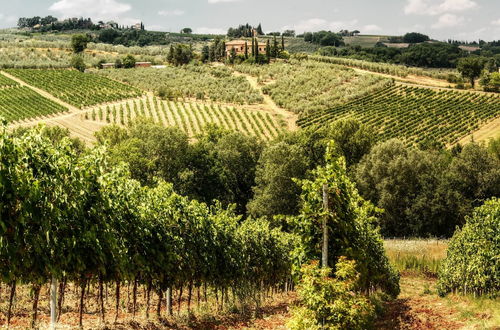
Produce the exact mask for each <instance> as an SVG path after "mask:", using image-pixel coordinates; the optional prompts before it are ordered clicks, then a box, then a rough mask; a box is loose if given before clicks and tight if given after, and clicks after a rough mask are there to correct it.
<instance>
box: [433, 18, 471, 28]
mask: <svg viewBox="0 0 500 330" xmlns="http://www.w3.org/2000/svg"><path fill="white" fill-rule="evenodd" d="M464 21H465V19H464V17H462V16H457V15H453V14H443V15H441V16H439V19H438V21H437V23H435V24H433V25H432V28H433V29H442V28H451V27H455V26H459V25H461V24H462V23H463V22H464Z"/></svg>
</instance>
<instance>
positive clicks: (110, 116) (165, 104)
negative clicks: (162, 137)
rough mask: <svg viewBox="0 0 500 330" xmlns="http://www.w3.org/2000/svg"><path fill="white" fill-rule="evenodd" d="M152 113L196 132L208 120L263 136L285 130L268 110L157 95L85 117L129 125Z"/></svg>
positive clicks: (155, 117) (156, 118)
mask: <svg viewBox="0 0 500 330" xmlns="http://www.w3.org/2000/svg"><path fill="white" fill-rule="evenodd" d="M139 116H141V117H149V118H153V120H154V121H155V122H157V123H161V124H162V125H165V126H176V127H179V128H180V129H182V130H183V131H184V132H186V134H188V135H190V136H195V135H197V134H200V133H202V132H203V130H204V127H205V126H206V125H207V124H215V125H218V126H221V127H224V128H226V129H230V130H236V131H240V132H243V133H246V134H249V135H254V136H257V137H260V138H262V139H271V138H273V137H276V136H277V135H278V134H280V132H281V131H282V130H283V127H282V121H280V119H279V118H276V117H275V116H274V115H271V114H269V113H267V112H262V111H251V110H244V109H237V108H234V107H226V106H220V105H215V104H201V103H195V102H192V103H184V102H174V101H165V100H161V99H159V98H156V97H145V98H141V99H137V100H130V101H127V102H123V103H121V104H117V105H108V106H102V107H99V108H96V109H92V110H91V111H87V112H86V114H85V118H86V119H89V120H96V121H101V122H108V123H114V124H120V125H126V124H128V123H129V122H131V121H132V120H133V119H134V118H136V117H139Z"/></svg>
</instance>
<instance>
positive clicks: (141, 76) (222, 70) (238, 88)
mask: <svg viewBox="0 0 500 330" xmlns="http://www.w3.org/2000/svg"><path fill="white" fill-rule="evenodd" d="M98 73H99V74H100V75H103V76H106V77H108V78H111V79H113V80H118V81H123V82H126V83H129V84H132V85H133V86H136V87H138V88H141V89H145V90H149V91H157V90H158V89H159V88H166V89H167V91H168V93H167V97H168V96H173V97H175V98H177V97H188V98H194V97H196V95H198V94H200V95H203V98H206V99H210V100H212V101H217V102H228V103H237V104H254V103H261V102H262V97H261V96H260V94H259V93H258V92H257V91H256V90H255V89H253V88H252V87H251V86H250V84H249V83H248V81H247V80H246V79H245V77H236V76H234V75H233V74H232V71H231V70H230V69H229V68H226V67H218V68H212V67H210V66H207V65H192V64H191V65H185V66H183V67H182V68H178V67H172V66H168V67H166V68H164V69H161V70H149V69H147V68H139V69H136V70H132V71H131V70H100V71H99V72H98Z"/></svg>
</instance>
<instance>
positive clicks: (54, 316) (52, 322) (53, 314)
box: [50, 276, 57, 329]
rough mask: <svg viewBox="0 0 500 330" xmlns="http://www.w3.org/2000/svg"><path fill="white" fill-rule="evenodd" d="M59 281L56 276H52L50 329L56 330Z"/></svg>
mask: <svg viewBox="0 0 500 330" xmlns="http://www.w3.org/2000/svg"><path fill="white" fill-rule="evenodd" d="M56 306H57V280H56V278H55V276H52V281H51V282H50V328H51V329H55V328H56V322H57V310H56V308H57V307H56Z"/></svg>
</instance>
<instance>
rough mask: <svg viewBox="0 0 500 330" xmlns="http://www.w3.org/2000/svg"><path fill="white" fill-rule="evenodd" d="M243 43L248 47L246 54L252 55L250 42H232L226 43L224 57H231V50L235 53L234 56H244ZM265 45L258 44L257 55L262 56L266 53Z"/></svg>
mask: <svg viewBox="0 0 500 330" xmlns="http://www.w3.org/2000/svg"><path fill="white" fill-rule="evenodd" d="M245 43H246V44H247V47H248V54H252V40H232V41H228V42H226V55H227V56H229V55H231V50H233V49H234V50H235V51H236V55H244V54H245ZM266 48H267V44H266V43H264V42H259V53H260V54H264V53H265V52H266Z"/></svg>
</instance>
